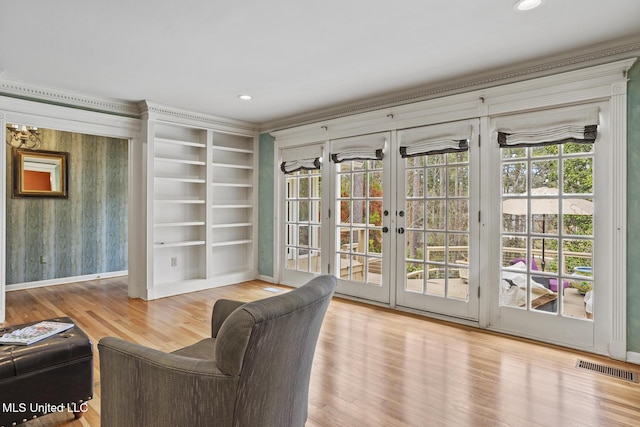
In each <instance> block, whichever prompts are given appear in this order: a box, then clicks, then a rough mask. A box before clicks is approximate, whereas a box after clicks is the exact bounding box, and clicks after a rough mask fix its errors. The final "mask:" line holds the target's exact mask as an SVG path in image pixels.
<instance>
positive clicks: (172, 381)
mask: <svg viewBox="0 0 640 427" xmlns="http://www.w3.org/2000/svg"><path fill="white" fill-rule="evenodd" d="M98 350H99V352H100V394H101V396H100V404H101V425H102V426H104V427H109V426H123V425H156V426H159V425H189V426H206V425H210V423H211V420H218V419H220V420H230V419H231V418H232V417H233V414H232V410H233V405H231V409H229V408H227V407H228V406H229V404H228V402H231V401H233V399H234V398H235V397H234V396H235V393H236V389H237V384H238V377H235V376H231V375H227V374H223V373H222V372H220V370H219V369H218V366H217V364H216V362H215V360H214V359H213V358H211V359H196V358H190V357H185V356H180V355H175V354H171V353H164V352H161V351H158V350H154V349H151V348H147V347H144V346H141V345H139V344H135V343H131V342H127V341H124V340H121V339H119V338H114V337H106V338H103V339H101V340H100V341H99V343H98ZM194 393H197V394H198V396H195V395H194ZM202 396H210V397H211V399H210V401H209V402H208V403H207V404H194V402H198V401H199V400H201V399H202ZM225 425H226V421H225Z"/></svg>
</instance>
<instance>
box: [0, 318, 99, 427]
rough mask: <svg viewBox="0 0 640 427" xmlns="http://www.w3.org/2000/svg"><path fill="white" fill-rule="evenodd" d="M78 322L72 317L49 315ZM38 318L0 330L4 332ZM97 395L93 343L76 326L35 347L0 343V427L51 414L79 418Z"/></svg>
mask: <svg viewBox="0 0 640 427" xmlns="http://www.w3.org/2000/svg"><path fill="white" fill-rule="evenodd" d="M47 320H51V321H57V322H65V323H74V322H73V320H71V319H70V318H68V317H59V318H55V319H47ZM34 323H38V322H31V323H25V324H23V325H15V326H10V327H7V328H0V334H5V333H7V332H10V331H12V330H14V329H20V328H23V327H25V326H28V325H32V324H34ZM92 397H93V346H92V345H91V340H90V339H89V337H87V335H86V334H85V333H84V332H83V331H82V330H81V329H80V328H79V327H78V326H75V327H73V328H71V329H69V330H67V331H65V332H61V333H59V334H57V335H54V336H52V337H49V338H45V339H44V340H42V341H38V342H36V343H33V344H31V345H27V346H23V345H0V405H2V407H1V408H0V409H1V411H0V426H2V427H5V426H13V425H16V424H20V423H23V422H26V421H28V420H30V419H33V418H36V417H39V416H41V415H45V414H48V413H52V412H73V413H74V414H75V416H76V418H79V417H80V416H81V415H82V413H83V412H85V411H86V409H87V406H86V405H87V403H86V402H87V401H88V400H90V399H91V398H92Z"/></svg>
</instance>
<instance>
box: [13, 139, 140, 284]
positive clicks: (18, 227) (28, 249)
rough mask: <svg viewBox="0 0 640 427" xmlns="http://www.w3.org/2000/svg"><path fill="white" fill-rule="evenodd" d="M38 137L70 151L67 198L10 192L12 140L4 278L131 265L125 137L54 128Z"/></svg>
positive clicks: (101, 270)
mask: <svg viewBox="0 0 640 427" xmlns="http://www.w3.org/2000/svg"><path fill="white" fill-rule="evenodd" d="M41 139H42V141H43V145H42V147H40V149H42V150H49V151H65V152H68V153H69V192H68V193H69V197H68V199H43V198H34V199H14V198H12V197H11V194H12V188H11V186H12V178H11V177H12V171H13V165H12V153H11V149H10V148H9V147H7V177H6V178H7V179H6V186H7V187H6V190H7V254H6V261H7V274H6V279H7V284H8V285H10V284H14V283H23V282H33V281H39V280H48V279H57V278H66V277H75V276H83V275H89V274H96V273H106V272H110V271H122V270H127V259H128V242H127V240H128V236H127V216H128V212H127V199H128V141H126V140H121V139H114V138H106V137H99V136H93V135H83V134H77V133H71V132H62V131H55V130H49V129H41ZM43 256H44V257H46V262H45V263H43V262H41V257H43Z"/></svg>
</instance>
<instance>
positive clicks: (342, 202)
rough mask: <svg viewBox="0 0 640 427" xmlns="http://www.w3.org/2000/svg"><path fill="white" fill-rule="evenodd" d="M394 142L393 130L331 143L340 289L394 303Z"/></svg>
mask: <svg viewBox="0 0 640 427" xmlns="http://www.w3.org/2000/svg"><path fill="white" fill-rule="evenodd" d="M390 142H391V135H390V133H389V132H384V133H379V134H372V135H363V136H358V137H355V138H345V139H338V140H334V141H331V165H332V179H333V185H332V190H333V191H332V196H331V197H332V202H333V210H332V212H331V214H330V218H331V220H330V223H331V230H332V235H331V240H332V243H331V248H332V252H333V257H332V262H331V265H330V272H331V273H332V274H334V275H335V276H336V277H337V278H338V287H337V289H336V292H338V293H342V294H345V295H350V296H354V297H357V298H363V299H367V300H371V301H376V302H380V303H389V301H390V294H389V292H390V291H389V289H390V283H389V268H390V256H389V255H390V251H391V242H390V236H391V233H389V230H390V228H391V215H390V209H391V206H390V205H391V197H390V194H392V191H391V190H392V183H391V160H392V158H393V156H392V155H391V153H389V146H390Z"/></svg>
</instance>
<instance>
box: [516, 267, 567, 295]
mask: <svg viewBox="0 0 640 427" xmlns="http://www.w3.org/2000/svg"><path fill="white" fill-rule="evenodd" d="M518 262H523V263H525V264H527V260H526V259H525V258H516V259H514V260H513V261H511V264H512V265H513V264H516V263H518ZM531 271H540V269H539V268H538V264H537V263H536V259H535V258H531ZM531 278H532V279H533V280H534V281H536V282H538V283H540V284H541V285H542V286H544V287H545V288H547V289H550V290H552V291H553V292H558V279H554V278H552V277H546V276H531ZM569 286H570V284H569V281H568V280H563V281H562V290H563V293H564V289H566V288H568V287H569Z"/></svg>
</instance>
